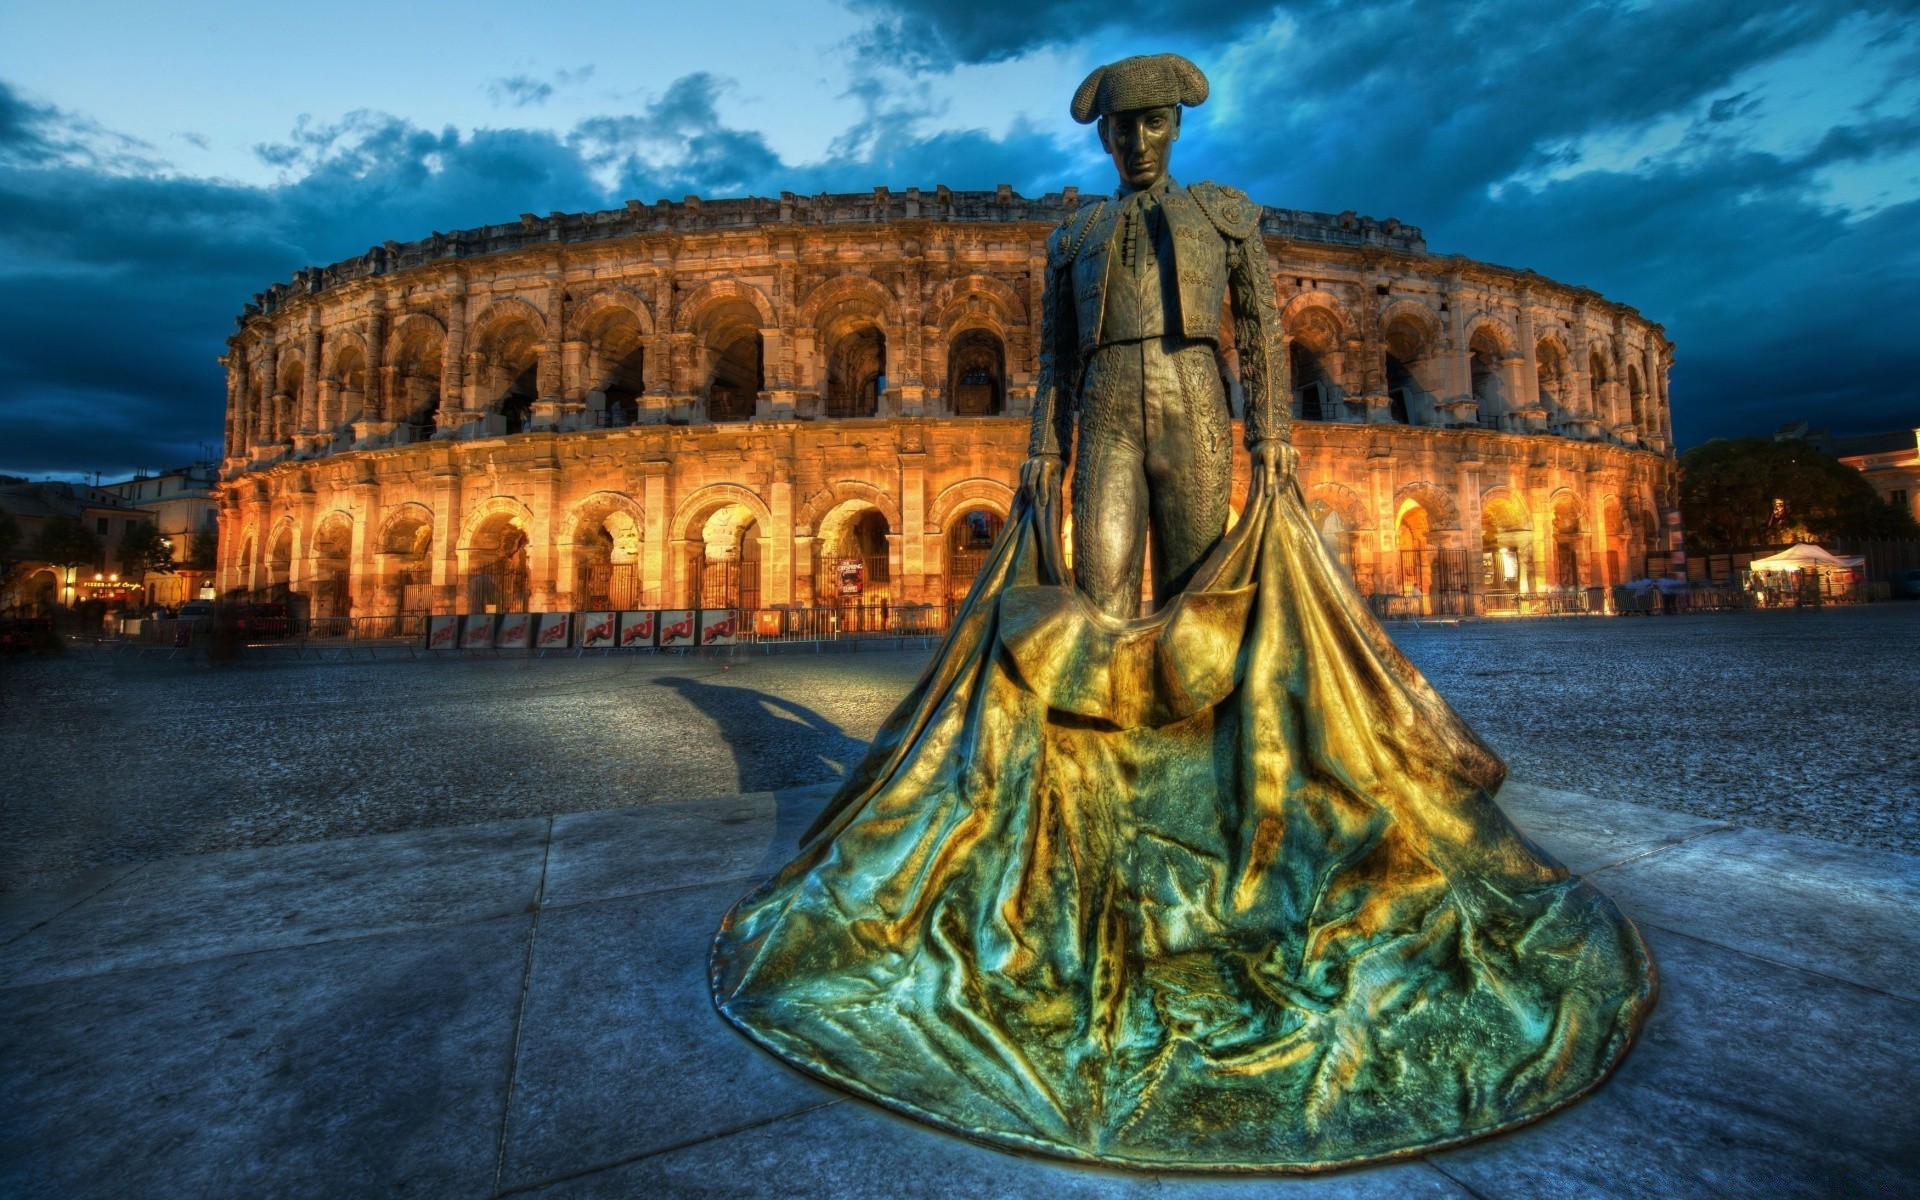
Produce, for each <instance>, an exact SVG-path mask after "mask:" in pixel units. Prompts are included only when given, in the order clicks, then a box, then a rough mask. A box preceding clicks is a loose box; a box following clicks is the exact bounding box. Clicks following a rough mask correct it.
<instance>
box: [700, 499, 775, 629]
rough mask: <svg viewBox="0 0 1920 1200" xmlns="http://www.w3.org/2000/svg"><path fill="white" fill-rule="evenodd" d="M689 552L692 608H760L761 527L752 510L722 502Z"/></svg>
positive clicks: (703, 526) (711, 513) (708, 516)
mask: <svg viewBox="0 0 1920 1200" xmlns="http://www.w3.org/2000/svg"><path fill="white" fill-rule="evenodd" d="M688 553H689V560H688V565H687V591H688V604H689V606H690V607H692V608H738V609H749V610H750V609H756V608H759V607H760V526H759V523H758V521H757V520H756V519H755V518H754V515H753V510H752V509H750V508H748V507H747V506H745V505H744V504H723V505H721V506H720V507H718V508H716V509H714V510H713V511H712V512H710V513H708V514H707V519H706V520H705V521H703V522H702V523H701V525H700V530H699V536H698V539H697V540H696V541H695V542H694V544H693V545H692V546H691V547H689V550H688Z"/></svg>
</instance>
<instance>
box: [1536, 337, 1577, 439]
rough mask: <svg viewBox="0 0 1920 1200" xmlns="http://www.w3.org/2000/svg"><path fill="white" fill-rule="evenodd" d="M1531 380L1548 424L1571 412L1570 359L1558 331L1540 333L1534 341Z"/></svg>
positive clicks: (1571, 381)
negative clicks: (1544, 410)
mask: <svg viewBox="0 0 1920 1200" xmlns="http://www.w3.org/2000/svg"><path fill="white" fill-rule="evenodd" d="M1533 377H1534V386H1535V390H1536V392H1537V394H1538V396H1539V402H1540V406H1541V407H1542V408H1544V409H1546V410H1547V417H1548V419H1549V420H1554V421H1557V420H1560V419H1562V418H1564V417H1565V416H1566V415H1567V414H1568V413H1569V412H1571V411H1572V410H1573V355H1572V354H1571V352H1569V351H1568V349H1567V340H1566V338H1565V337H1564V336H1563V335H1562V334H1561V333H1560V331H1559V330H1557V329H1548V330H1544V331H1543V332H1541V334H1540V335H1539V336H1538V337H1537V338H1536V339H1535V340H1534V344H1533Z"/></svg>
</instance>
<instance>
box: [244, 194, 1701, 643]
mask: <svg viewBox="0 0 1920 1200" xmlns="http://www.w3.org/2000/svg"><path fill="white" fill-rule="evenodd" d="M1078 203H1079V198H1078V196H1077V195H1076V194H1075V193H1074V192H1073V191H1071V190H1069V191H1067V192H1064V193H1053V194H1049V195H1047V196H1045V197H1042V198H1040V199H1028V198H1025V197H1022V196H1019V195H1016V194H1014V193H1013V191H1012V190H1011V189H1010V188H1007V187H1004V186H1003V187H1001V188H1000V189H998V190H997V191H993V192H954V191H949V190H948V189H946V188H944V187H942V188H937V189H934V190H933V191H930V192H928V191H922V190H920V189H918V188H913V189H908V190H907V191H905V192H904V193H894V192H890V191H889V190H888V189H885V188H877V189H875V190H874V191H873V192H871V193H860V194H850V195H827V194H822V195H818V196H813V197H801V196H796V195H793V194H791V193H786V194H783V195H782V196H781V197H780V198H778V199H775V200H766V199H740V200H717V201H715V200H708V201H703V200H700V199H698V198H696V197H689V198H688V199H686V200H685V201H684V202H682V203H677V204H675V203H669V202H667V201H661V202H660V203H658V204H655V205H644V204H641V203H640V202H638V201H632V202H629V203H628V205H627V206H626V208H624V209H621V210H615V211H610V212H597V213H584V214H560V213H555V214H553V215H551V216H549V217H544V218H543V217H538V216H535V215H533V214H527V215H525V216H523V217H522V218H521V219H520V221H519V222H517V223H514V224H508V225H495V226H487V227H484V228H480V229H473V230H466V231H462V232H455V233H445V234H435V235H433V236H432V237H431V238H427V239H424V240H421V241H417V242H411V243H407V244H404V245H403V244H400V243H396V242H388V243H386V244H385V245H383V246H379V247H375V248H374V249H372V250H370V251H368V252H367V253H366V254H365V255H362V256H361V257H359V258H356V259H351V260H348V261H345V262H341V263H336V264H334V265H332V266H329V267H324V268H317V269H309V270H304V271H301V272H300V273H299V274H297V275H296V276H295V278H294V280H293V282H292V283H290V284H277V285H275V286H274V287H272V288H270V289H268V290H267V291H266V292H264V293H262V294H260V295H259V296H257V297H256V298H255V302H254V303H253V304H251V305H249V306H248V307H247V310H246V311H245V312H244V313H243V314H242V315H241V316H240V317H239V319H238V324H239V330H238V332H237V333H235V334H234V335H233V336H232V337H231V338H230V339H229V342H228V349H227V354H226V356H225V358H224V360H223V361H224V363H225V365H226V367H227V389H228V393H227V395H228V403H227V427H226V443H225V444H226V451H225V458H224V460H223V464H222V483H221V485H220V489H219V498H220V499H219V503H220V517H219V520H220V526H221V534H222V536H221V539H220V543H221V545H220V564H219V580H220V586H221V589H222V591H223V592H226V593H246V594H251V595H256V596H263V597H266V598H278V597H283V596H289V595H295V596H300V597H303V598H304V600H305V603H306V605H307V608H308V611H310V612H311V613H312V614H313V615H315V616H345V615H354V616H361V615H388V614H392V613H396V612H433V613H459V612H485V611H516V610H527V609H532V610H542V611H563V610H569V609H580V610H588V609H595V610H597V609H606V608H630V607H633V608H637V607H664V608H679V607H709V608H719V607H726V608H748V609H766V608H816V607H841V606H847V605H872V604H875V603H876V602H884V603H890V604H893V605H901V604H925V605H943V604H946V603H949V602H950V601H952V600H953V599H954V598H955V597H957V596H959V595H961V594H963V593H964V592H965V591H966V589H967V586H968V585H969V583H970V582H971V580H972V578H973V573H974V572H975V571H976V570H977V569H978V567H979V565H980V563H981V562H982V560H983V557H984V553H985V550H986V547H987V546H988V545H989V544H990V543H991V541H992V539H993V536H994V535H995V533H996V532H997V531H998V529H999V527H1000V524H1001V522H1002V521H1003V520H1004V519H1005V517H1006V516H1007V513H1008V510H1009V506H1010V504H1011V502H1012V499H1013V494H1014V487H1015V483H1016V480H1017V477H1018V471H1019V465H1020V462H1021V460H1022V459H1023V458H1024V457H1025V454H1026V447H1027V436H1028V424H1029V422H1028V417H1027V414H1028V413H1029V411H1030V407H1031V403H1032V397H1033V388H1034V377H1035V372H1036V369H1037V356H1038V341H1039V333H1040V331H1039V327H1038V325H1039V320H1038V318H1039V310H1040V298H1041V293H1042V289H1043V287H1044V284H1045V263H1046V250H1045V246H1046V240H1047V237H1048V235H1049V234H1050V233H1051V232H1052V230H1053V228H1054V227H1055V225H1056V224H1057V223H1058V222H1059V221H1060V220H1061V219H1062V218H1063V217H1064V216H1065V215H1067V214H1068V213H1069V212H1071V211H1072V210H1073V209H1074V207H1075V206H1076V205H1077V204H1078ZM1262 229H1263V232H1264V235H1265V240H1266V244H1267V250H1268V253H1269V258H1270V267H1271V270H1272V273H1273V278H1274V283H1275V288H1276V291H1277V293H1278V295H1279V298H1280V302H1281V305H1282V313H1281V321H1282V327H1283V331H1284V334H1285V343H1286V344H1285V346H1284V348H1283V353H1284V355H1285V356H1286V359H1287V362H1288V364H1289V368H1290V372H1291V379H1292V388H1293V396H1294V411H1295V416H1296V418H1297V421H1296V424H1295V425H1294V440H1295V442H1296V444H1297V445H1298V447H1299V449H1300V455H1301V462H1300V483H1301V486H1302V488H1303V489H1304V491H1305V494H1306V497H1307V499H1308V501H1309V503H1310V504H1311V506H1312V510H1313V513H1314V516H1315V518H1316V520H1317V521H1318V523H1319V526H1320V529H1321V531H1322V534H1323V535H1324V536H1325V538H1326V539H1327V541H1328V544H1329V545H1330V546H1331V547H1332V548H1333V550H1334V553H1335V554H1336V555H1337V556H1338V558H1339V559H1340V561H1341V563H1342V564H1343V565H1344V566H1345V567H1346V569H1347V570H1348V571H1349V572H1350V573H1351V575H1352V577H1353V579H1354V582H1355V584H1356V585H1357V586H1358V588H1359V589H1360V591H1361V592H1363V593H1365V594H1368V595H1373V596H1381V597H1393V598H1396V599H1397V601H1399V602H1402V603H1407V602H1411V603H1412V604H1413V605H1415V606H1416V607H1420V608H1427V609H1438V610H1444V611H1455V612H1463V611H1476V612H1477V611H1489V610H1494V611H1497V610H1500V609H1503V608H1516V607H1522V606H1523V605H1524V604H1526V603H1527V602H1529V601H1530V600H1531V599H1532V598H1534V597H1539V596H1543V595H1555V594H1558V595H1582V594H1585V595H1591V594H1597V592H1595V591H1594V589H1599V588H1603V587H1604V586H1605V585H1608V584H1612V583H1617V582H1620V581H1623V580H1625V579H1629V578H1634V577H1638V576H1641V575H1644V574H1646V573H1647V572H1648V561H1647V560H1648V556H1649V555H1653V554H1660V553H1664V550H1665V546H1664V544H1663V543H1662V542H1661V540H1660V533H1661V529H1660V524H1659V521H1660V514H1661V513H1662V512H1664V511H1665V510H1666V509H1668V508H1670V507H1672V496H1671V492H1672V483H1673V478H1674V462H1673V458H1672V453H1671V444H1670V443H1671V434H1670V424H1669V419H1668V397H1667V377H1668V369H1669V366H1670V365H1671V363H1672V359H1673V346H1672V343H1670V342H1669V341H1668V340H1667V338H1666V337H1665V334H1664V332H1663V331H1662V329H1661V327H1660V326H1659V325H1657V324H1655V323H1653V322H1651V321H1649V320H1647V319H1646V318H1644V317H1642V316H1641V315H1640V314H1639V313H1638V312H1636V311H1635V310H1634V309H1632V308H1630V307H1627V306H1626V305H1623V304H1620V303H1617V302H1615V301H1611V300H1608V299H1606V298H1605V297H1602V296H1600V295H1598V294H1596V293H1594V292H1592V291H1589V290H1587V289H1584V288H1579V287H1571V286H1568V285H1565V284H1560V283H1556V282H1554V281H1552V280H1550V279H1546V278H1543V277H1542V276H1540V275H1537V274H1535V273H1533V272H1531V271H1516V270H1511V269H1508V268H1504V267H1497V266H1490V265H1488V264H1485V263H1479V262H1475V261H1472V260H1470V259H1466V258H1462V257H1460V256H1457V255H1455V256H1440V255H1435V254H1431V253H1429V252H1428V251H1427V248H1426V244H1425V242H1424V240H1423V239H1422V238H1421V236H1420V231H1419V230H1417V229H1414V228H1412V227H1410V226H1406V225H1402V224H1400V223H1399V222H1398V221H1394V220H1386V221H1376V220H1374V219H1371V218H1367V217H1359V216H1356V215H1355V214H1353V213H1342V214H1340V215H1338V216H1332V215H1326V214H1320V213H1309V212H1299V211H1292V210H1284V209H1273V208H1269V209H1266V210H1265V214H1264V217H1263V223H1262ZM1224 349H1225V354H1226V357H1227V358H1228V361H1227V363H1226V364H1224V365H1226V366H1227V367H1228V368H1229V369H1228V370H1227V372H1226V373H1227V375H1228V377H1229V378H1230V379H1231V377H1232V374H1233V371H1232V370H1231V369H1230V368H1231V360H1230V355H1231V350H1230V347H1229V348H1224ZM1232 391H1233V392H1234V400H1235V403H1236V405H1237V404H1238V400H1239V397H1238V388H1237V386H1234V387H1233V388H1232ZM1245 486H1246V462H1245V456H1244V455H1241V456H1240V462H1239V464H1238V475H1237V478H1236V482H1235V487H1236V489H1237V490H1236V497H1237V496H1238V495H1243V494H1244V488H1245ZM1660 569H1664V567H1661V568H1660Z"/></svg>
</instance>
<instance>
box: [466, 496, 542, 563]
mask: <svg viewBox="0 0 1920 1200" xmlns="http://www.w3.org/2000/svg"><path fill="white" fill-rule="evenodd" d="M502 517H504V518H507V519H509V520H511V521H513V522H515V523H517V524H518V525H519V526H520V527H521V528H522V529H525V530H526V531H527V532H528V533H529V534H531V533H532V530H533V510H532V509H530V508H528V507H527V506H526V505H525V504H524V503H522V502H521V501H520V500H519V498H517V497H514V496H488V497H487V498H486V499H485V500H482V501H481V502H480V503H478V504H476V505H474V506H473V511H471V512H469V513H468V514H467V520H466V524H465V525H464V526H463V527H462V528H461V530H460V549H462V550H480V549H487V548H490V547H491V546H493V545H496V544H497V540H496V539H497V538H498V536H499V534H498V529H499V524H500V519H501V518H502Z"/></svg>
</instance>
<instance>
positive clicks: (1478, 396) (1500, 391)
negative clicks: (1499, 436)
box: [1467, 329, 1507, 429]
mask: <svg viewBox="0 0 1920 1200" xmlns="http://www.w3.org/2000/svg"><path fill="white" fill-rule="evenodd" d="M1506 357H1507V355H1506V350H1505V348H1504V347H1502V346H1501V345H1500V343H1499V342H1498V341H1497V340H1496V339H1495V338H1494V336H1493V335H1492V334H1491V333H1488V332H1487V331H1486V330H1485V329H1480V330H1476V331H1475V332H1474V335H1473V338H1472V340H1471V341H1469V342H1468V343H1467V369H1468V374H1469V375H1470V377H1471V385H1472V388H1473V401H1474V404H1475V405H1476V406H1477V407H1478V410H1479V421H1480V424H1482V425H1485V426H1487V427H1489V428H1492V429H1499V428H1501V421H1502V420H1503V419H1504V418H1505V417H1506V415H1507V388H1506V381H1505V379H1504V378H1503V377H1502V372H1501V369H1500V368H1501V366H1502V364H1503V363H1504V362H1505V361H1506Z"/></svg>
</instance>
